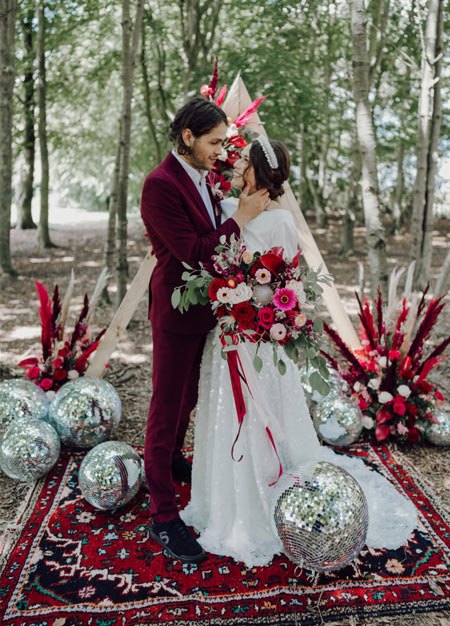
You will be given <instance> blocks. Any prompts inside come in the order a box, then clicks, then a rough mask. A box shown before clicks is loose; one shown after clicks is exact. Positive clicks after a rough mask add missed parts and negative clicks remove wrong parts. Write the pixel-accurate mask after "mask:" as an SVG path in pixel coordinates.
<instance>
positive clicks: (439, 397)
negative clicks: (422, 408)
mask: <svg viewBox="0 0 450 626" xmlns="http://www.w3.org/2000/svg"><path fill="white" fill-rule="evenodd" d="M434 397H435V399H436V400H437V402H444V396H443V395H442V393H441V392H440V391H438V390H437V389H436V391H435V392H434Z"/></svg>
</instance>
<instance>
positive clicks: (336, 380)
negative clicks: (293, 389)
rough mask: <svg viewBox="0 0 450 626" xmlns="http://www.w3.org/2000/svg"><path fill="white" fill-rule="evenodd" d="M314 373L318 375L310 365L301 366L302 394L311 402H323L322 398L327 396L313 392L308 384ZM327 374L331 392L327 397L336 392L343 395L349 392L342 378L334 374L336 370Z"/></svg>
mask: <svg viewBox="0 0 450 626" xmlns="http://www.w3.org/2000/svg"><path fill="white" fill-rule="evenodd" d="M314 372H317V373H319V370H317V369H316V368H315V367H313V366H312V365H310V366H309V367H307V366H306V365H302V367H301V368H300V381H301V383H302V387H303V390H304V392H305V393H306V394H307V395H308V396H309V397H310V398H311V400H312V401H313V402H320V401H321V400H323V399H324V398H327V397H328V396H322V394H320V393H319V392H318V391H317V389H314V390H313V388H312V386H311V383H310V382H309V377H310V376H311V374H313V373H314ZM328 372H329V378H328V380H327V383H328V384H329V385H330V387H331V390H330V392H329V394H328V395H330V394H331V393H334V392H336V391H342V392H343V393H347V392H348V391H349V386H348V384H347V383H346V381H345V380H344V379H343V378H342V376H340V375H339V374H338V372H336V370H334V369H329V370H328Z"/></svg>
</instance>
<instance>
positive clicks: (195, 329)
mask: <svg viewBox="0 0 450 626" xmlns="http://www.w3.org/2000/svg"><path fill="white" fill-rule="evenodd" d="M212 200H214V199H212ZM213 205H214V202H213ZM141 216H142V219H143V221H144V224H145V227H146V229H147V233H148V236H149V238H150V242H151V244H152V247H153V251H154V254H155V255H156V258H157V263H156V266H155V269H154V270H153V274H152V277H151V281H150V300H149V302H150V304H149V319H150V321H151V324H152V326H153V327H157V328H160V329H162V330H166V331H169V332H172V333H180V334H186V335H193V334H200V333H207V332H208V331H210V330H211V329H212V328H213V327H214V325H215V323H216V319H215V317H214V315H213V313H212V311H211V309H210V307H209V306H208V305H206V306H200V305H197V306H191V307H190V308H189V310H188V311H187V312H186V313H183V314H181V313H180V312H179V311H178V309H174V308H172V304H171V301H170V299H171V295H172V292H173V289H174V288H175V287H179V286H180V285H182V284H183V281H182V280H181V274H182V273H183V271H185V268H184V267H183V265H182V261H185V262H186V263H189V265H190V266H191V267H193V268H198V267H199V266H198V263H199V261H203V262H206V261H209V260H210V258H211V256H212V255H213V254H214V248H215V247H216V246H217V245H219V238H220V237H221V235H226V237H227V239H229V238H230V236H231V234H232V233H235V234H236V235H237V236H239V234H240V229H239V226H238V225H237V223H236V222H235V221H234V220H233V219H231V218H230V219H228V220H226V221H225V222H224V223H223V224H222V225H217V224H216V228H214V226H213V225H212V223H211V218H210V217H209V214H208V211H207V209H206V207H205V204H204V202H203V200H202V198H201V196H200V193H199V191H197V189H196V186H195V183H194V182H193V181H192V179H191V178H190V176H189V175H188V174H187V172H186V171H185V170H184V168H183V167H182V166H181V164H180V163H179V162H178V161H177V159H176V158H175V157H174V156H173V154H172V153H169V154H168V155H167V157H166V158H165V159H164V161H163V162H162V163H161V164H160V165H159V166H158V167H157V168H156V169H154V170H153V171H152V172H150V174H148V176H147V178H146V179H145V182H144V187H143V189H142V198H141ZM217 219H218V221H219V222H220V216H219V218H217Z"/></svg>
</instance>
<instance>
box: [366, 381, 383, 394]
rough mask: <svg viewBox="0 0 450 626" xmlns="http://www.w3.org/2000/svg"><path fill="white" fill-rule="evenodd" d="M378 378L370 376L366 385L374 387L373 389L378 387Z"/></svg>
mask: <svg viewBox="0 0 450 626" xmlns="http://www.w3.org/2000/svg"><path fill="white" fill-rule="evenodd" d="M380 382H381V381H380V379H379V378H371V379H370V380H369V382H368V384H367V386H368V387H370V388H371V389H375V391H376V390H377V389H378V388H379V386H380Z"/></svg>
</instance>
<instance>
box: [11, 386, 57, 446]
mask: <svg viewBox="0 0 450 626" xmlns="http://www.w3.org/2000/svg"><path fill="white" fill-rule="evenodd" d="M48 407H49V402H48V399H47V396H46V395H45V392H44V391H43V390H42V389H41V388H40V387H38V386H37V385H35V384H34V383H32V382H30V381H29V380H20V379H19V380H5V381H3V382H1V383H0V437H1V435H2V434H3V433H4V432H5V430H6V428H7V427H8V425H9V424H10V422H12V420H14V419H16V417H35V418H36V419H39V420H45V419H46V418H47V415H48Z"/></svg>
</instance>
